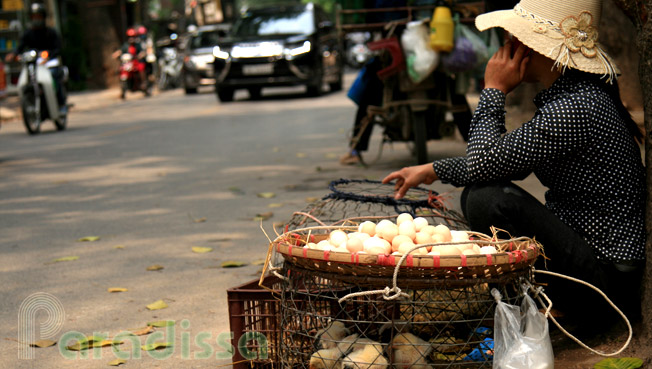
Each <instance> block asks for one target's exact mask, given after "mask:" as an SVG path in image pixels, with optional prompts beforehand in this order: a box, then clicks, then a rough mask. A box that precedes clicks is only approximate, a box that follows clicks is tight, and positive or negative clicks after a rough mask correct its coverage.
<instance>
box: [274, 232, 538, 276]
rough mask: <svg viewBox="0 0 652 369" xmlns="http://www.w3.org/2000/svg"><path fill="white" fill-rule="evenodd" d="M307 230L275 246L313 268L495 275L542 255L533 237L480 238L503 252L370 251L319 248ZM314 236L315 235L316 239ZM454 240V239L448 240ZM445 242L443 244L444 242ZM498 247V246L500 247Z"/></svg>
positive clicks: (356, 273) (340, 271)
mask: <svg viewBox="0 0 652 369" xmlns="http://www.w3.org/2000/svg"><path fill="white" fill-rule="evenodd" d="M307 237H308V234H307V232H305V233H304V232H293V233H291V234H290V235H288V237H279V238H278V239H277V240H276V241H274V242H273V244H272V247H273V248H274V250H275V251H276V252H277V253H279V254H281V255H282V256H283V257H284V259H285V261H286V262H288V263H291V264H295V265H297V266H300V267H302V268H306V269H309V270H316V271H322V272H329V273H337V274H342V275H354V276H375V277H392V276H393V275H394V272H395V269H396V267H397V265H398V264H399V262H400V263H401V264H400V271H399V276H401V277H409V278H421V277H427V278H438V279H469V278H494V277H497V276H500V275H502V274H504V273H510V272H514V271H517V270H521V269H524V268H528V267H529V266H531V265H532V264H534V261H535V260H536V258H537V257H538V256H539V245H538V244H537V243H536V242H535V241H534V240H532V239H529V238H524V237H521V238H517V239H512V240H501V241H498V242H492V241H490V240H481V239H476V240H472V241H471V242H472V243H477V244H480V245H482V246H486V245H492V244H493V245H496V246H498V245H499V246H500V249H504V250H505V251H503V252H498V253H496V254H479V255H443V256H439V255H407V256H405V258H404V259H403V261H402V262H401V259H402V256H401V255H370V254H358V253H353V254H351V253H346V252H335V251H323V250H315V249H309V248H306V247H303V245H305V244H306V239H307ZM310 237H311V242H319V241H321V240H323V239H326V238H327V237H328V236H327V235H325V234H313V235H310ZM313 237H314V239H313ZM446 244H453V243H446ZM442 245H443V244H442ZM497 248H498V247H497Z"/></svg>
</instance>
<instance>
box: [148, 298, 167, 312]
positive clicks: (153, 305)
mask: <svg viewBox="0 0 652 369" xmlns="http://www.w3.org/2000/svg"><path fill="white" fill-rule="evenodd" d="M166 307H168V304H166V303H165V301H163V300H158V301H155V302H152V303H151V304H149V305H147V309H149V310H160V309H165V308H166Z"/></svg>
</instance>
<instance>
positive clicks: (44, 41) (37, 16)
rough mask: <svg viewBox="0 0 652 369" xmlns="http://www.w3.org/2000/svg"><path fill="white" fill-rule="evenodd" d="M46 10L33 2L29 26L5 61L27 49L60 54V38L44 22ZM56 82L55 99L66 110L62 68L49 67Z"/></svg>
mask: <svg viewBox="0 0 652 369" xmlns="http://www.w3.org/2000/svg"><path fill="white" fill-rule="evenodd" d="M46 15H47V10H46V8H45V5H43V4H41V3H33V4H32V5H31V6H30V7H29V18H30V28H29V29H28V30H27V31H25V32H24V33H23V35H22V36H21V38H20V41H19V42H18V45H17V47H16V50H15V51H14V52H11V53H9V54H7V56H6V57H5V61H7V62H11V61H14V60H16V58H17V56H18V55H20V54H22V53H23V52H25V51H27V50H37V51H47V52H48V58H49V59H53V58H57V57H59V56H60V55H61V38H60V37H59V34H58V33H57V31H56V30H55V29H54V28H52V27H48V26H47V25H46V24H45V18H46ZM49 69H50V72H51V73H52V77H53V78H54V81H55V83H56V92H57V100H58V102H59V106H60V107H61V109H62V110H66V109H67V107H66V97H67V96H66V91H65V86H64V83H63V73H64V72H63V70H62V68H49Z"/></svg>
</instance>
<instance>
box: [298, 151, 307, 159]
mask: <svg viewBox="0 0 652 369" xmlns="http://www.w3.org/2000/svg"><path fill="white" fill-rule="evenodd" d="M306 156H307V155H306V154H305V153H303V152H298V153H297V158H305V157H306Z"/></svg>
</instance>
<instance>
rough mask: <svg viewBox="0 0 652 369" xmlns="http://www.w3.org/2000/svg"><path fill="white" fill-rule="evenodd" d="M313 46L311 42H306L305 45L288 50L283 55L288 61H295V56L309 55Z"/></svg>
mask: <svg viewBox="0 0 652 369" xmlns="http://www.w3.org/2000/svg"><path fill="white" fill-rule="evenodd" d="M311 47H312V45H311V44H310V41H304V43H303V45H301V46H299V47H295V48H287V49H285V50H283V54H284V55H285V58H286V59H293V58H294V57H295V56H299V55H301V54H305V53H309V52H310V49H311Z"/></svg>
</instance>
